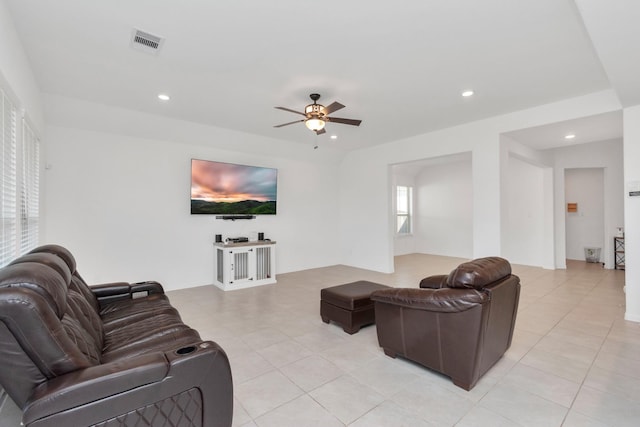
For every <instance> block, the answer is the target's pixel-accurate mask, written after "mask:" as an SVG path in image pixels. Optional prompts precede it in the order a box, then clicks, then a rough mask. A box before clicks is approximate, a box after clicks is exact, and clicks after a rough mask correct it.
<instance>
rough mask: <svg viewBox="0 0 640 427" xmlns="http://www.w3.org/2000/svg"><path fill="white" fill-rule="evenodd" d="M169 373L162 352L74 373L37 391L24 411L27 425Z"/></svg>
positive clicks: (161, 377) (56, 379)
mask: <svg viewBox="0 0 640 427" xmlns="http://www.w3.org/2000/svg"><path fill="white" fill-rule="evenodd" d="M168 372H169V362H168V360H167V358H166V356H165V354H164V353H161V352H158V353H150V354H146V355H142V356H137V357H132V358H129V359H126V360H122V361H117V362H112V363H106V364H103V365H96V366H92V367H90V368H86V369H81V370H78V371H74V372H70V373H68V374H66V375H63V376H60V377H58V378H54V379H52V380H49V381H47V382H46V383H43V384H42V385H40V386H38V387H37V388H36V389H35V391H34V393H33V395H32V397H31V398H30V400H29V402H28V403H27V405H26V407H25V408H24V416H23V423H24V425H28V424H29V423H31V422H33V421H35V420H37V419H39V418H43V417H45V416H48V415H50V414H54V413H57V412H61V411H63V410H65V409H68V408H74V407H76V406H79V405H82V404H85V403H87V402H92V401H96V400H100V399H103V398H105V397H108V396H111V395H113V394H117V393H122V392H123V391H126V390H131V389H134V388H136V387H140V386H143V385H146V384H151V383H154V382H159V381H161V380H162V379H163V378H165V377H166V376H167V373H168Z"/></svg>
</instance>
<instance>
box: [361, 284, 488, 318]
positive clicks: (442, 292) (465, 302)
mask: <svg viewBox="0 0 640 427" xmlns="http://www.w3.org/2000/svg"><path fill="white" fill-rule="evenodd" d="M371 300H372V301H375V302H379V303H383V304H392V305H397V306H402V307H406V308H413V309H416V310H427V311H436V312H441V313H456V312H461V311H466V310H469V309H471V308H473V307H476V306H478V305H480V304H484V303H485V302H487V301H489V296H488V295H487V294H486V293H484V292H480V291H476V290H475V289H451V288H442V289H415V288H396V289H385V290H381V291H375V292H373V293H372V294H371Z"/></svg>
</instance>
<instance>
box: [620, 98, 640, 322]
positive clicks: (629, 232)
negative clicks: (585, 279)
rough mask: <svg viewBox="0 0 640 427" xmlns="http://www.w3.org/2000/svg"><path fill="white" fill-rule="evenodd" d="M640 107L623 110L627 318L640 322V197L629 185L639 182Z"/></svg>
mask: <svg viewBox="0 0 640 427" xmlns="http://www.w3.org/2000/svg"><path fill="white" fill-rule="evenodd" d="M638 159H640V106H635V107H631V108H625V109H624V184H625V185H624V191H625V193H624V237H625V239H624V240H625V262H626V265H625V268H626V272H625V281H626V292H627V307H626V313H625V316H624V317H625V319H627V320H633V321H635V322H640V219H639V218H640V196H635V197H631V196H629V191H628V190H629V184H635V183H637V182H640V164H639V163H638Z"/></svg>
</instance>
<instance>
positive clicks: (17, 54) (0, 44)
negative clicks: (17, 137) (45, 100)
mask: <svg viewBox="0 0 640 427" xmlns="http://www.w3.org/2000/svg"><path fill="white" fill-rule="evenodd" d="M0 84H1V85H2V87H3V88H4V89H5V90H7V91H8V92H9V93H10V94H11V95H12V96H13V97H15V98H17V99H16V102H18V103H19V107H20V108H21V109H24V110H25V111H26V113H27V116H28V118H29V120H30V121H31V122H32V125H33V126H34V127H35V128H36V131H38V132H42V130H43V128H44V120H43V114H42V100H41V97H40V89H39V88H38V84H37V82H36V80H35V78H34V76H33V71H32V70H31V66H30V64H29V60H28V58H27V56H26V54H25V53H24V49H23V47H22V43H21V42H20V39H19V38H18V34H17V32H16V29H15V27H14V25H13V19H12V18H11V15H10V13H9V11H8V10H7V6H6V5H5V3H4V1H0Z"/></svg>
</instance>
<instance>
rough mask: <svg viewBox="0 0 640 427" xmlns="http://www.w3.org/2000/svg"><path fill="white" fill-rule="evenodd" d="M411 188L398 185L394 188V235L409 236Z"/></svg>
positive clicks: (411, 228) (410, 231)
mask: <svg viewBox="0 0 640 427" xmlns="http://www.w3.org/2000/svg"><path fill="white" fill-rule="evenodd" d="M412 196H413V188H412V187H406V186H402V185H398V186H397V187H396V233H397V234H400V235H406V234H411V233H412V232H413V227H412V224H411V222H412V217H411V216H412V213H413V209H412V198H413V197H412Z"/></svg>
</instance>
